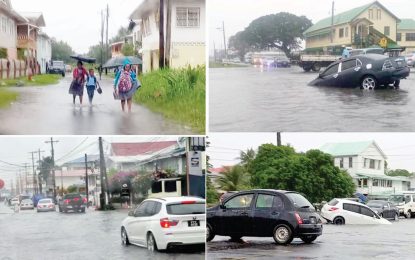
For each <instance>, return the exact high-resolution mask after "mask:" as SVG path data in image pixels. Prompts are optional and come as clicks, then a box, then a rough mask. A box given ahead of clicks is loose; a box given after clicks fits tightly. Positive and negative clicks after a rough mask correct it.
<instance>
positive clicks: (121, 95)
mask: <svg viewBox="0 0 415 260" xmlns="http://www.w3.org/2000/svg"><path fill="white" fill-rule="evenodd" d="M140 86H141V84H140V82H139V81H138V79H137V75H136V74H135V72H134V71H133V70H132V69H131V62H130V60H128V59H125V60H124V65H123V69H121V70H119V71H118V72H117V75H116V76H115V80H114V97H115V99H118V100H121V108H122V111H125V102H127V107H128V112H131V105H132V102H133V96H134V93H135V92H136V91H137V89H138V88H139V87H140Z"/></svg>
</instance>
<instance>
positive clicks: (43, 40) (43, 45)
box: [36, 32, 52, 74]
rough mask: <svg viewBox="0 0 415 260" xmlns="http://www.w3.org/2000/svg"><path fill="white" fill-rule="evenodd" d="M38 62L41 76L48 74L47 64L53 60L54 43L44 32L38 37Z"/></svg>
mask: <svg viewBox="0 0 415 260" xmlns="http://www.w3.org/2000/svg"><path fill="white" fill-rule="evenodd" d="M36 50H37V57H36V58H37V62H38V63H39V70H40V73H41V74H44V73H46V70H47V66H48V65H47V64H48V62H50V61H51V60H52V42H51V40H50V38H49V36H48V35H47V34H46V33H44V32H39V34H38V37H37V44H36Z"/></svg>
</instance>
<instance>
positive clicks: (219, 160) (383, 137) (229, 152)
mask: <svg viewBox="0 0 415 260" xmlns="http://www.w3.org/2000/svg"><path fill="white" fill-rule="evenodd" d="M281 140H282V143H283V144H290V145H291V146H292V147H294V148H295V150H296V151H298V152H306V151H308V150H310V149H318V148H319V147H321V146H323V145H324V144H325V143H328V142H358V141H371V140H374V141H375V142H376V143H377V144H378V145H379V147H380V149H382V151H383V152H384V153H385V154H386V156H387V157H388V159H387V161H388V167H389V168H391V169H407V170H408V171H411V172H415V133H281ZM208 141H209V142H210V146H211V148H209V149H208V155H209V156H210V157H211V163H212V164H213V166H214V167H221V166H223V165H233V164H236V163H238V162H239V161H238V160H237V159H236V158H237V157H239V152H240V150H244V151H246V149H248V148H254V149H257V148H258V146H259V145H261V144H264V143H273V144H276V134H275V133H230V134H228V133H211V134H210V135H209V139H208Z"/></svg>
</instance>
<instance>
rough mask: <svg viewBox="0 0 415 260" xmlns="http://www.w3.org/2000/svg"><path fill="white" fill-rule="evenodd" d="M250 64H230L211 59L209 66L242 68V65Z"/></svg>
mask: <svg viewBox="0 0 415 260" xmlns="http://www.w3.org/2000/svg"><path fill="white" fill-rule="evenodd" d="M248 66H249V65H248V64H228V63H226V64H225V63H222V62H213V61H209V68H213V69H214V68H240V67H248Z"/></svg>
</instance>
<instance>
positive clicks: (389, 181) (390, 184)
mask: <svg viewBox="0 0 415 260" xmlns="http://www.w3.org/2000/svg"><path fill="white" fill-rule="evenodd" d="M388 187H389V188H390V187H392V181H391V180H388Z"/></svg>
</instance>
